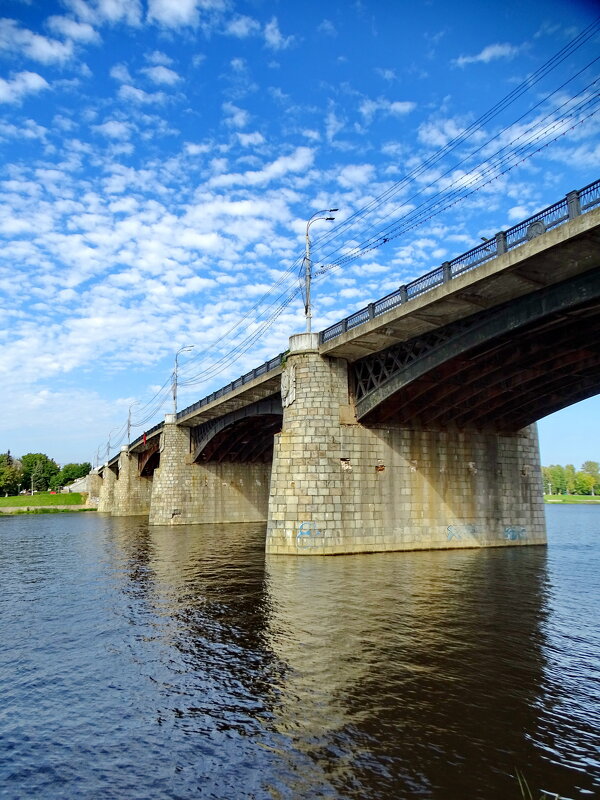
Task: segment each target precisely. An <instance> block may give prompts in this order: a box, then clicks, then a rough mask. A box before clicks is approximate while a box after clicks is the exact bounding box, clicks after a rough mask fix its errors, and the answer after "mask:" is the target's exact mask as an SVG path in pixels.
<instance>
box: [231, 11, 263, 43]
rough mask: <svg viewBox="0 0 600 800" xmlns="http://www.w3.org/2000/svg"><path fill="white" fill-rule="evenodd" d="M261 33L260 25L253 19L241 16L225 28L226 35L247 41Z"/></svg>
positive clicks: (232, 20)
mask: <svg viewBox="0 0 600 800" xmlns="http://www.w3.org/2000/svg"><path fill="white" fill-rule="evenodd" d="M259 31H260V23H258V22H257V21H256V20H255V19H252V17H246V16H243V15H239V16H236V17H234V18H233V19H230V20H229V21H228V22H227V24H226V26H225V33H228V34H229V35H230V36H235V37H237V38H238V39H246V38H247V37H248V36H252V35H254V34H256V33H258V32H259Z"/></svg>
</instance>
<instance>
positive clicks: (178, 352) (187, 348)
mask: <svg viewBox="0 0 600 800" xmlns="http://www.w3.org/2000/svg"><path fill="white" fill-rule="evenodd" d="M194 346H195V345H193V344H188V345H186V346H185V347H180V348H179V350H178V351H177V352H176V353H175V369H174V370H173V413H174V414H175V415H177V369H178V362H177V359H178V358H179V354H180V353H184V352H185V351H186V350H193V349H194Z"/></svg>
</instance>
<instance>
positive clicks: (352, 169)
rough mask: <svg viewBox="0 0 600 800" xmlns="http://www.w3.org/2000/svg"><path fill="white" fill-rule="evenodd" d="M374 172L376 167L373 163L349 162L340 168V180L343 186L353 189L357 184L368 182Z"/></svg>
mask: <svg viewBox="0 0 600 800" xmlns="http://www.w3.org/2000/svg"><path fill="white" fill-rule="evenodd" d="M374 174H375V167H373V165H372V164H348V165H347V166H345V167H343V168H342V169H341V170H340V172H339V175H338V181H339V183H340V184H341V186H344V187H345V188H347V189H353V188H354V187H355V186H357V185H360V184H364V183H368V182H369V181H370V180H372V179H373V176H374Z"/></svg>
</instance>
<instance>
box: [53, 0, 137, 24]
mask: <svg viewBox="0 0 600 800" xmlns="http://www.w3.org/2000/svg"><path fill="white" fill-rule="evenodd" d="M62 4H63V5H64V6H65V7H66V8H68V9H69V10H70V11H71V12H72V13H73V14H74V15H75V16H76V17H78V18H79V19H80V20H82V21H83V22H86V23H89V24H90V25H100V24H102V23H105V22H108V23H111V24H114V23H116V22H125V23H127V24H128V25H133V26H137V25H139V24H140V22H141V17H142V13H141V12H142V9H141V4H140V2H139V0H94V3H93V6H92V5H91V4H90V3H89V2H86V0H62Z"/></svg>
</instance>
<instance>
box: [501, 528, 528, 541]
mask: <svg viewBox="0 0 600 800" xmlns="http://www.w3.org/2000/svg"><path fill="white" fill-rule="evenodd" d="M526 537H527V531H526V530H525V528H523V527H521V526H520V525H509V526H508V527H506V528H504V538H505V539H508V540H509V541H511V542H516V541H518V540H519V539H525V538H526Z"/></svg>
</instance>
